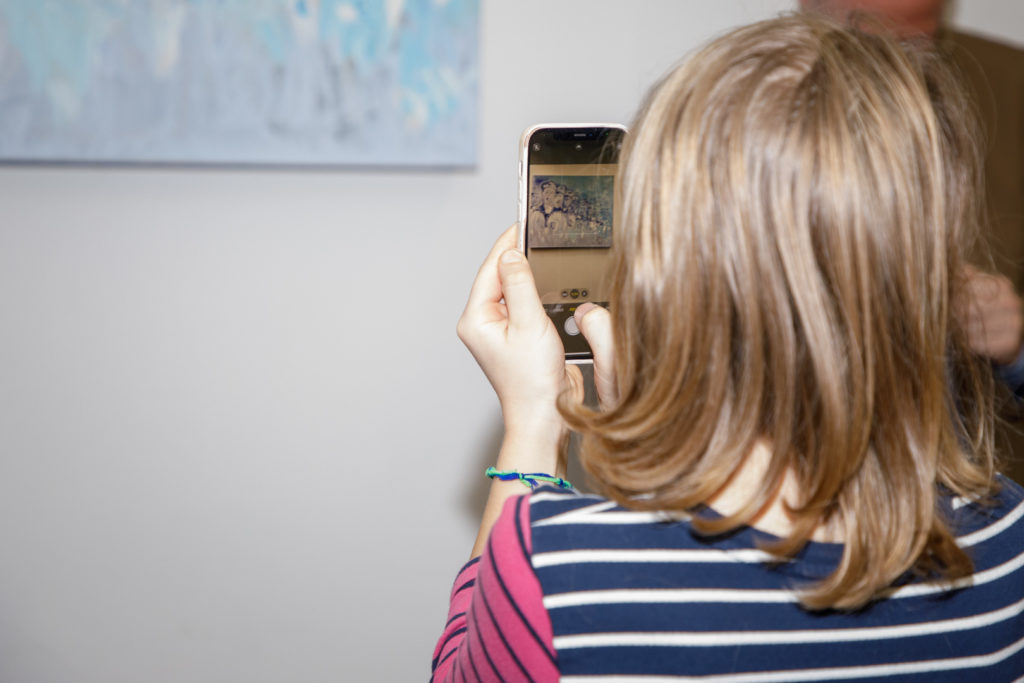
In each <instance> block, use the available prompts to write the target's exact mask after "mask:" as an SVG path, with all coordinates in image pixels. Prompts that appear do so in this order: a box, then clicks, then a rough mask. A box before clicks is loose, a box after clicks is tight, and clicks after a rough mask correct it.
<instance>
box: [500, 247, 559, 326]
mask: <svg viewBox="0 0 1024 683" xmlns="http://www.w3.org/2000/svg"><path fill="white" fill-rule="evenodd" d="M498 273H499V275H500V277H501V291H502V294H503V295H504V296H505V305H506V306H507V307H508V325H509V328H510V329H511V330H529V329H537V330H543V329H546V328H547V327H548V325H549V324H550V321H549V320H548V317H547V314H545V313H544V306H543V305H542V304H541V302H540V296H538V295H537V286H536V284H534V281H533V273H532V272H531V271H530V264H528V263H527V262H526V257H525V256H524V255H523V252H521V251H519V250H518V249H508V250H506V251H505V252H504V253H502V254H501V258H500V259H499V261H498Z"/></svg>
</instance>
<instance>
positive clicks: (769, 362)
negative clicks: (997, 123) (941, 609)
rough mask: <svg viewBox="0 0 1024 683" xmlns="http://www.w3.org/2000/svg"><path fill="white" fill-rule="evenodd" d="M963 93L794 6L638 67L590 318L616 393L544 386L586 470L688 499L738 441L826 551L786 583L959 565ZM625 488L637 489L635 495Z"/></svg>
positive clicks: (855, 579) (730, 458)
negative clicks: (589, 396)
mask: <svg viewBox="0 0 1024 683" xmlns="http://www.w3.org/2000/svg"><path fill="white" fill-rule="evenodd" d="M973 130H974V124H973V118H972V117H971V115H970V112H969V107H968V104H967V102H966V101H965V100H964V98H963V96H962V95H961V91H960V89H959V88H958V87H956V84H955V83H954V82H953V81H952V80H951V77H950V76H949V74H948V72H947V71H945V70H944V69H943V68H942V66H941V65H940V64H939V63H938V61H937V59H936V58H935V57H934V56H933V54H932V53H930V52H928V51H927V50H923V49H919V48H915V47H913V46H906V45H901V44H898V43H897V42H895V41H894V40H892V39H890V38H888V37H885V36H883V35H880V34H878V33H876V32H874V31H863V30H859V29H857V28H844V27H841V26H839V25H838V24H835V23H832V22H830V21H828V20H825V19H821V18H813V17H810V16H807V15H801V14H794V15H788V16H784V17H781V18H778V19H774V20H770V21H766V22H762V23H759V24H755V25H752V26H749V27H746V28H742V29H739V30H736V31H734V32H732V33H729V34H728V35H725V36H723V37H721V38H718V39H717V40H714V41H713V42H711V43H710V44H709V45H707V46H706V47H705V48H703V49H702V50H700V51H699V52H698V53H696V54H695V55H694V56H693V57H692V58H690V59H689V60H687V61H686V62H685V63H683V64H682V65H681V66H679V67H678V68H676V69H675V70H674V71H672V72H671V73H670V74H669V75H668V76H667V77H666V78H665V79H664V80H663V81H662V82H661V83H660V84H659V85H658V86H656V87H655V88H654V89H653V91H652V92H651V94H650V95H649V96H648V99H647V101H646V103H645V105H644V106H643V108H642V109H641V111H640V113H639V114H638V117H637V119H636V121H635V123H634V126H633V131H634V132H633V133H632V135H631V136H630V138H629V139H628V141H627V143H626V145H625V148H624V150H623V155H624V156H623V166H622V167H621V168H622V175H621V192H620V195H619V197H618V201H617V207H616V208H617V213H618V215H617V224H616V225H617V227H616V230H617V234H616V242H615V251H616V255H615V259H616V266H615V270H614V275H613V279H614V286H613V291H614V294H613V298H612V307H611V310H612V320H613V330H614V338H615V339H614V341H615V347H616V358H615V361H616V368H615V375H616V381H617V389H618V395H617V398H616V399H615V400H614V401H613V402H612V404H611V405H609V406H605V407H604V409H603V410H598V411H594V410H590V409H587V408H585V407H581V406H572V405H569V404H568V402H563V404H562V410H563V414H564V415H565V416H566V419H567V420H568V421H569V423H570V425H571V426H572V427H573V428H574V429H576V430H577V431H579V432H581V433H582V435H583V445H582V448H581V458H582V462H583V465H584V467H585V468H586V469H587V471H588V472H589V473H590V474H591V475H592V476H593V478H594V479H595V480H596V485H597V486H598V487H599V489H600V490H601V491H602V492H603V493H605V494H606V495H608V496H610V497H611V498H613V499H615V500H616V501H618V502H620V503H622V504H624V505H627V506H630V507H633V508H642V509H657V510H670V511H686V510H693V509H695V508H696V507H697V506H699V505H700V504H702V503H705V502H706V501H708V500H709V499H710V498H711V497H712V496H713V494H715V493H716V492H717V491H719V490H721V489H722V488H723V487H724V486H725V485H726V484H727V482H728V481H729V479H730V476H731V475H732V474H733V473H734V472H736V471H737V469H738V468H739V467H740V466H741V465H742V464H743V463H744V459H745V458H746V457H747V456H748V454H749V453H750V452H751V450H752V449H753V447H754V445H755V443H757V442H758V441H763V442H765V443H767V444H768V447H769V449H770V452H771V456H770V460H769V465H768V468H767V473H766V475H765V483H764V487H763V488H762V490H761V491H760V493H759V494H758V495H756V496H754V497H753V498H752V499H751V500H750V501H749V502H748V504H747V505H746V506H745V507H743V508H742V509H741V510H739V511H737V512H736V513H735V514H732V515H729V516H726V517H724V518H720V519H711V518H708V517H702V516H698V517H696V518H695V519H694V523H695V525H696V527H697V528H698V529H699V530H700V531H702V532H704V533H709V534H711V533H718V532H722V531H725V530H728V529H731V528H735V527H737V526H739V525H741V524H744V523H746V522H748V521H749V520H751V519H752V518H753V517H754V516H755V515H756V514H757V513H758V512H759V511H760V510H761V509H763V508H764V507H765V506H766V505H767V504H768V503H769V502H770V501H771V500H772V498H773V496H774V495H775V494H776V492H777V491H778V490H779V487H780V486H781V484H782V482H783V478H784V477H786V476H787V473H789V475H788V476H792V477H794V478H795V481H796V483H797V485H798V490H799V491H801V492H802V495H803V498H802V499H801V500H798V501H791V502H792V503H793V505H792V507H791V508H790V511H791V519H792V533H791V534H790V535H789V536H788V537H786V538H782V539H781V540H780V541H779V542H778V543H775V544H773V545H772V546H770V547H769V548H768V549H769V550H770V551H772V552H773V553H776V554H777V555H779V556H783V557H784V556H790V555H792V554H794V553H795V552H797V551H798V550H799V549H800V548H802V547H803V546H804V544H805V543H806V542H807V541H808V540H809V539H810V537H811V534H812V533H813V532H814V531H815V529H816V528H818V527H819V526H820V525H822V524H828V525H830V527H831V528H834V529H837V530H838V532H839V534H840V536H841V538H842V539H843V541H844V552H843V558H842V561H841V562H840V563H839V565H838V567H837V568H836V569H835V571H834V572H833V573H832V574H831V575H830V576H828V577H827V578H825V579H824V580H822V581H821V582H820V583H817V584H814V585H812V586H807V587H804V588H805V590H804V591H803V592H802V593H801V596H802V600H803V603H804V604H805V605H806V606H808V607H811V608H824V607H833V608H842V609H851V608H858V607H861V606H863V605H864V604H866V603H867V602H869V601H871V600H872V599H874V598H877V597H879V596H880V595H881V592H882V591H883V590H884V589H885V588H886V587H888V586H889V585H891V584H892V582H893V581H895V580H896V579H897V578H899V577H900V576H901V575H903V574H905V573H906V572H907V571H908V570H912V571H915V572H918V573H919V574H923V575H927V576H932V577H937V578H940V579H951V578H954V577H958V576H963V575H966V574H968V573H970V571H971V570H972V564H971V561H970V558H969V557H968V556H967V555H966V554H965V552H964V551H963V550H962V549H960V548H959V547H958V546H957V544H956V542H955V540H954V537H953V535H952V533H951V531H950V529H949V528H948V526H947V523H946V521H945V520H944V519H943V517H942V515H941V513H940V512H939V507H938V501H939V498H940V495H941V493H940V491H939V490H938V489H939V487H944V488H945V489H947V490H948V491H949V492H952V493H955V494H959V495H963V496H968V497H973V498H978V497H984V496H985V495H986V494H988V493H990V492H991V490H992V489H993V487H994V462H993V451H992V436H991V433H992V398H991V388H992V387H991V385H992V381H991V372H990V371H989V369H988V367H987V366H986V364H985V363H984V362H983V361H982V360H980V359H979V358H977V357H975V356H973V355H972V354H971V353H970V351H969V350H968V348H967V345H966V336H965V333H964V332H963V330H961V329H960V328H959V327H958V326H957V325H956V323H955V318H954V316H953V313H954V309H955V308H956V305H957V301H959V297H960V294H959V292H960V290H961V288H962V285H963V283H962V278H961V271H962V267H963V261H962V258H963V254H964V253H965V249H966V248H967V247H968V246H969V243H970V242H971V240H972V239H973V235H974V234H975V231H976V228H977V223H978V213H977V212H978V210H979V209H978V204H977V203H976V197H977V196H978V183H979V182H980V180H979V161H978V152H977V144H976V142H975V137H974V134H973V132H972V131H973ZM640 494H646V495H640Z"/></svg>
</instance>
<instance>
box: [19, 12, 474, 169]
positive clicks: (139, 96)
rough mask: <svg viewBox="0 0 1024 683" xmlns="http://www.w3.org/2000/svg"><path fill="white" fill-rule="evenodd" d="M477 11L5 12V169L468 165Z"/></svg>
mask: <svg viewBox="0 0 1024 683" xmlns="http://www.w3.org/2000/svg"><path fill="white" fill-rule="evenodd" d="M478 20H479V0H138V1H136V0H0V160H7V161H71V162H88V163H95V162H100V163H102V162H115V163H116V162H128V163H132V162H139V163H198V164H206V163H211V164H218V163H225V164H299V165H377V166H395V165H397V166H407V165H414V166H439V167H465V166H472V165H473V164H474V163H475V160H476V129H477V127H476V118H477V77H478V71H477V64H478V23H479V21H478Z"/></svg>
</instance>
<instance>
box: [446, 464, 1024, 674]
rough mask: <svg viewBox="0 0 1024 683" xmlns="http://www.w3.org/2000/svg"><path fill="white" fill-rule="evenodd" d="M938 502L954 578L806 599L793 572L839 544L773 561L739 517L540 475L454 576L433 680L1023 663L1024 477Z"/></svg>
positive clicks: (815, 574)
mask: <svg viewBox="0 0 1024 683" xmlns="http://www.w3.org/2000/svg"><path fill="white" fill-rule="evenodd" d="M1001 481H1002V489H1001V491H1000V493H999V495H998V497H997V504H996V505H995V506H992V507H982V506H978V505H974V504H971V503H969V502H967V501H963V500H960V499H947V500H945V501H944V507H945V514H946V515H947V518H948V519H949V520H950V523H951V525H952V526H953V528H954V530H955V532H956V534H957V537H958V542H959V544H960V545H961V547H964V548H966V549H967V550H968V551H969V552H970V554H971V558H972V559H973V561H974V564H975V572H974V574H973V575H971V576H970V577H966V578H964V579H960V580H957V581H956V582H955V585H954V586H953V588H952V589H950V588H949V587H948V586H945V587H944V586H940V585H937V584H933V583H928V582H922V581H915V580H911V579H908V580H906V581H903V582H898V585H897V586H894V587H893V588H892V589H890V591H889V592H888V594H887V597H886V599H884V600H880V601H878V602H876V603H873V604H872V605H870V606H869V607H867V608H865V609H864V610H861V611H859V612H856V613H848V612H837V611H824V612H822V611H817V612H811V611H808V610H805V609H803V608H802V607H801V606H800V604H799V602H798V592H797V589H798V588H799V586H801V585H806V584H807V582H809V581H813V580H815V579H818V578H821V577H823V576H825V575H827V574H828V573H830V572H831V571H832V569H833V568H834V567H835V565H836V562H837V561H838V559H839V557H840V555H841V553H842V546H840V545H837V544H828V543H809V544H808V545H807V547H806V548H804V550H803V551H802V552H801V553H800V554H799V555H798V556H797V557H795V558H794V559H793V560H791V561H789V562H785V563H782V564H779V563H769V562H768V560H770V559H771V558H770V556H768V555H767V554H765V553H763V552H762V551H760V550H759V549H758V544H759V542H764V541H766V540H770V539H771V538H772V537H771V536H768V535H767V534H764V533H762V532H759V531H757V530H755V529H751V528H749V527H747V528H742V529H739V530H737V531H735V532H733V533H730V534H727V535H723V536H719V537H714V538H710V539H709V538H706V537H701V536H700V535H698V534H696V533H695V532H694V531H693V529H692V526H691V525H690V523H689V522H688V521H686V520H670V519H668V518H667V517H666V516H665V515H661V514H659V513H649V512H637V511H631V510H627V509H624V508H621V507H619V506H617V505H615V504H614V503H613V502H610V501H608V500H605V499H603V498H599V497H595V496H586V495H581V494H579V493H575V492H561V491H557V490H555V489H550V488H546V489H541V490H538V491H537V492H535V493H533V494H532V495H530V496H527V497H522V498H515V499H512V500H510V501H509V502H508V503H507V504H506V506H505V509H504V511H503V512H502V515H501V517H500V518H499V520H498V522H497V524H496V525H495V527H494V530H493V531H492V532H491V537H490V540H489V542H488V545H487V549H486V550H485V552H484V554H483V555H482V556H481V557H480V559H479V561H472V562H470V563H469V564H467V565H466V566H465V567H464V568H463V569H462V571H461V572H460V573H459V575H458V577H457V579H456V582H455V587H454V588H453V591H452V600H451V610H450V613H449V622H448V625H447V627H446V629H445V631H444V633H443V634H442V636H441V639H440V641H439V642H438V646H437V648H436V650H435V653H434V680H437V681H442V680H444V681H448V680H452V681H474V680H485V681H490V680H503V681H518V680H529V681H556V680H562V681H586V680H594V681H602V682H604V681H634V680H635V681H643V682H644V683H656V682H657V681H662V680H665V681H667V680H673V681H676V680H687V679H688V678H700V680H728V681H751V682H755V681H756V682H760V681H817V680H880V679H886V680H889V679H891V678H900V679H901V680H905V681H911V680H919V681H925V680H927V681H929V683H931V682H933V681H964V680H985V681H991V682H995V681H1009V680H1017V679H1021V678H1024V568H1022V567H1024V519H1022V518H1024V490H1022V489H1021V488H1020V487H1019V486H1018V485H1016V484H1015V483H1013V482H1011V481H1009V480H1006V479H1003V480H1001Z"/></svg>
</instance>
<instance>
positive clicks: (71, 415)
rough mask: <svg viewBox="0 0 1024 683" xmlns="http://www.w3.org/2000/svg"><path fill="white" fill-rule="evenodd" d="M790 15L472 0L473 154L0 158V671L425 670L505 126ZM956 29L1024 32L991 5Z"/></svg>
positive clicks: (449, 543)
mask: <svg viewBox="0 0 1024 683" xmlns="http://www.w3.org/2000/svg"><path fill="white" fill-rule="evenodd" d="M789 6H790V2H789V0H738V1H729V2H721V1H719V0H700V1H697V0H690V1H686V2H681V1H680V0H657V1H655V0H645V1H643V2H631V3H626V2H622V1H621V0H620V1H617V2H616V1H612V0H600V1H596V0H572V1H569V0H561V1H558V2H555V1H552V0H529V1H522V0H521V1H518V2H511V1H507V0H500V1H499V0H495V1H492V2H487V3H486V4H485V7H484V8H483V16H482V27H481V31H482V34H481V45H482V56H481V84H482V95H481V97H482V100H481V105H482V107H481V119H480V141H479V142H480V147H479V148H480V157H479V165H478V167H477V169H476V170H475V171H473V172H461V173H419V172H415V173H414V172H401V171H395V172H384V171H374V172H361V171H315V172H314V171H286V170H196V169H154V168H145V169H137V168H100V169H90V168H55V167H6V168H2V169H0V207H2V219H0V358H2V366H0V367H2V370H0V680H3V681H5V682H17V683H21V682H26V683H28V682H31V683H50V682H66V681H75V682H76V683H93V682H96V683H99V682H103V683H111V682H119V681H149V682H157V683H159V682H163V681H218V682H229V683H230V682H235V681H237V682H242V681H244V682H246V683H256V682H260V681H281V680H295V681H303V682H307V683H313V682H318V681H410V680H423V679H425V678H426V677H427V676H428V674H429V663H430V657H431V649H432V647H433V644H434V639H435V638H436V637H437V635H438V633H439V631H440V629H441V627H442V626H443V623H444V619H445V609H446V600H447V592H448V589H449V587H450V585H451V581H452V579H453V578H454V573H455V571H456V570H457V569H458V567H459V566H460V565H461V563H462V562H463V561H464V559H465V558H466V555H467V554H468V552H469V548H470V545H471V543H472V539H473V536H474V534H475V529H476V524H477V517H476V515H477V514H478V512H479V507H480V505H481V502H482V496H483V493H484V490H485V487H486V481H485V479H484V477H483V470H484V468H485V466H486V465H487V464H489V463H490V462H491V461H492V458H493V457H494V455H495V450H496V446H497V443H498V440H499V438H500V415H499V412H498V407H497V403H496V401H495V400H494V399H493V396H492V395H491V393H490V390H489V387H488V386H487V384H486V381H485V380H484V378H483V377H482V375H480V373H479V372H478V370H477V369H476V367H475V365H474V363H473V361H472V359H471V357H470V356H469V354H468V353H467V352H465V351H464V350H463V349H462V347H461V346H460V344H459V342H458V341H457V339H456V338H455V334H454V325H455V320H456V318H457V317H458V314H459V312H460V310H461V308H462V305H463V303H464V300H465V296H466V293H467V292H468V288H469V284H470V282H471V280H472V277H473V274H474V272H475V270H476V268H477V265H478V263H479V261H480V260H481V259H482V258H483V256H484V254H485V253H486V251H487V249H488V248H489V246H490V244H491V242H492V241H493V239H494V238H495V237H496V236H497V234H498V233H499V232H500V231H501V230H502V229H503V228H504V227H505V226H507V225H508V224H510V223H511V222H512V221H513V220H514V216H515V188H516V176H515V167H516V142H517V139H518V136H519V133H520V131H521V130H522V129H523V128H524V127H526V126H527V125H528V124H531V123H535V122H538V121H542V120H567V121H571V120H580V119H588V120H593V119H607V120H620V121H628V120H629V117H630V115H631V112H632V110H633V109H634V107H635V106H636V104H637V102H638V99H639V97H640V95H641V94H642V92H643V91H644V90H645V89H646V87H647V86H648V85H649V84H650V83H651V82H652V81H653V80H654V79H655V78H656V77H657V76H659V75H660V74H661V73H663V72H664V70H665V69H667V68H668V66H669V65H670V64H671V63H672V62H674V61H675V60H676V59H677V58H678V57H680V56H681V55H682V54H683V53H685V52H686V51H687V50H689V49H691V48H692V47H693V46H695V45H696V44H697V43H698V42H700V41H702V40H704V39H706V38H707V37H709V36H710V35H712V34H714V33H717V32H720V31H722V30H723V29H725V28H727V27H730V26H734V25H737V24H740V23H745V22H749V21H752V20H755V19H759V18H762V17H765V16H768V15H771V14H774V13H776V12H778V11H780V10H783V9H786V8H787V7H789ZM956 17H957V21H958V22H959V23H961V24H964V25H968V26H973V27H977V28H978V29H980V30H984V31H986V32H988V33H992V34H994V35H1002V36H1005V37H1008V38H1012V39H1015V40H1017V41H1018V42H1022V41H1024V6H1022V4H1021V3H1020V2H1018V0H987V1H984V2H983V1H981V0H971V1H970V2H962V3H960V7H959V9H958V10H957V14H956ZM0 88H2V85H0Z"/></svg>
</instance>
